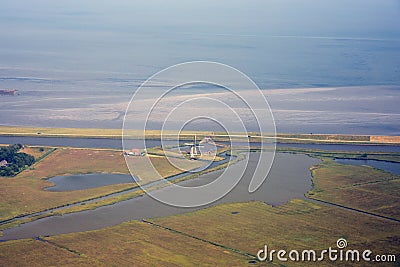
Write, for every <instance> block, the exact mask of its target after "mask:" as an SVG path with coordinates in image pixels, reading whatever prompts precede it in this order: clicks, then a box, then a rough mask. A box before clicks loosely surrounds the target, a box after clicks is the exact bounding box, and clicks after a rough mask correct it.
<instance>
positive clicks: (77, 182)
mask: <svg viewBox="0 0 400 267" xmlns="http://www.w3.org/2000/svg"><path fill="white" fill-rule="evenodd" d="M48 181H49V182H52V183H54V184H55V185H54V186H50V187H47V188H45V190H48V191H55V192H58V191H72V190H82V189H89V188H95V187H101V186H106V185H112V184H123V183H133V182H134V178H133V177H132V176H131V175H130V174H116V173H89V174H76V175H68V176H54V177H52V178H50V179H48Z"/></svg>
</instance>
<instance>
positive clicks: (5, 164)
mask: <svg viewBox="0 0 400 267" xmlns="http://www.w3.org/2000/svg"><path fill="white" fill-rule="evenodd" d="M7 165H8V162H7V160H5V159H3V160H2V161H0V167H3V166H7Z"/></svg>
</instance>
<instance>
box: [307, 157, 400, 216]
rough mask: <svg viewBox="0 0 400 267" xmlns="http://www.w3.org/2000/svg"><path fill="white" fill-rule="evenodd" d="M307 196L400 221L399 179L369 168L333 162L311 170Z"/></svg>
mask: <svg viewBox="0 0 400 267" xmlns="http://www.w3.org/2000/svg"><path fill="white" fill-rule="evenodd" d="M312 174H313V183H314V188H313V190H311V191H309V192H308V196H309V197H311V198H313V199H318V200H323V201H327V202H332V203H335V204H339V205H343V206H347V207H350V208H355V209H359V210H363V211H367V212H372V213H375V214H379V215H383V216H388V217H392V218H395V219H400V177H399V176H398V175H393V174H390V173H387V172H382V171H380V170H377V169H374V168H371V167H367V166H353V165H342V164H338V163H335V162H334V161H332V160H331V159H325V160H324V161H323V163H322V164H320V165H319V166H316V167H315V168H313V170H312Z"/></svg>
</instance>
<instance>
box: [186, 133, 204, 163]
mask: <svg viewBox="0 0 400 267" xmlns="http://www.w3.org/2000/svg"><path fill="white" fill-rule="evenodd" d="M185 145H186V146H190V159H192V160H195V159H198V158H199V157H200V156H201V151H200V150H199V149H198V148H199V147H202V146H201V145H200V143H197V136H196V135H195V136H194V142H193V143H185Z"/></svg>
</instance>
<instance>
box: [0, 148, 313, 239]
mask: <svg viewBox="0 0 400 267" xmlns="http://www.w3.org/2000/svg"><path fill="white" fill-rule="evenodd" d="M257 157H258V153H251V156H250V159H249V164H248V166H247V167H246V166H245V165H244V164H245V161H239V162H238V163H236V164H234V165H232V166H231V168H234V169H237V171H238V172H241V171H242V170H243V169H244V168H245V173H244V175H243V177H242V179H241V181H240V182H239V183H238V185H237V186H236V187H235V188H234V189H233V190H232V191H231V192H230V193H229V194H227V195H226V196H224V197H223V198H222V199H220V200H218V201H216V202H214V203H211V204H209V205H207V206H214V205H217V204H221V203H231V202H246V201H263V202H266V203H269V204H273V205H278V204H282V203H285V202H287V201H288V200H290V199H293V198H304V194H305V193H306V192H307V191H308V190H309V189H310V188H311V186H312V184H311V175H310V171H309V167H310V166H311V165H313V164H317V163H319V162H320V161H319V160H317V159H314V158H310V157H308V156H306V155H300V154H288V153H278V154H277V155H276V158H275V161H274V164H273V166H272V168H271V171H270V173H269V175H268V178H267V179H266V180H265V182H264V183H263V184H262V186H261V187H260V188H259V189H258V190H257V191H256V192H254V193H249V192H248V186H249V182H250V180H251V177H252V173H253V172H254V169H255V167H256V164H257ZM222 171H223V170H221V171H216V172H212V173H208V174H205V175H201V176H200V177H198V178H196V179H193V180H187V181H184V182H182V183H180V184H181V185H183V186H188V187H190V186H196V185H201V184H206V183H208V182H210V181H213V180H214V179H216V178H217V177H218V175H219V174H220V173H221V172H222ZM161 190H169V189H168V187H167V188H164V189H161ZM207 206H203V207H198V208H178V207H172V206H168V205H165V204H162V203H160V202H158V201H156V200H154V199H152V198H151V197H149V196H148V195H144V196H140V197H136V198H134V199H131V200H127V201H123V202H119V203H116V204H114V205H110V206H105V207H100V208H97V209H95V210H90V211H83V212H78V213H72V214H67V215H63V216H55V217H49V218H44V219H40V220H37V221H34V222H30V223H26V224H22V225H20V226H19V227H15V228H11V229H8V230H6V231H4V235H3V236H2V237H1V239H2V240H8V239H19V238H28V237H34V236H39V235H56V234H62V233H71V232H79V231H87V230H94V229H99V228H102V227H107V226H112V225H116V224H119V223H122V222H126V221H129V220H140V219H145V218H155V217H163V216H170V215H175V214H181V213H185V212H189V211H193V210H198V209H202V208H205V207H207Z"/></svg>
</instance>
